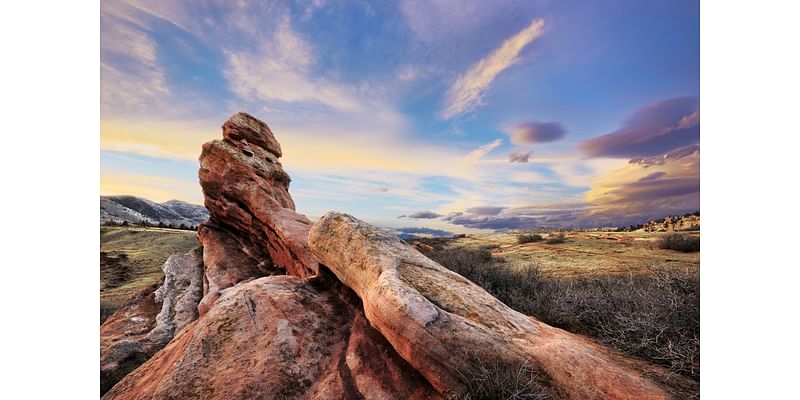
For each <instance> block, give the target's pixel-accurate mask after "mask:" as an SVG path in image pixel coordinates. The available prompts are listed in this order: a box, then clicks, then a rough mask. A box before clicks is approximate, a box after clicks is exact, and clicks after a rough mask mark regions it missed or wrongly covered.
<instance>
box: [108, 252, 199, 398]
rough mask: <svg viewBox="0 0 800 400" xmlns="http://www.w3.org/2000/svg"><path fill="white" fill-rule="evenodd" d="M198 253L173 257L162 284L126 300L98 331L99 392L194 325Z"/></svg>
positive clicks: (166, 267) (197, 300)
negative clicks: (187, 326) (187, 327)
mask: <svg viewBox="0 0 800 400" xmlns="http://www.w3.org/2000/svg"><path fill="white" fill-rule="evenodd" d="M202 253H203V252H202V249H201V248H200V247H198V248H195V249H194V250H192V251H190V252H188V253H186V254H184V255H179V256H171V257H170V258H169V259H167V261H166V262H165V263H164V266H162V269H163V270H164V281H163V283H160V284H154V285H151V286H149V287H147V288H144V289H142V291H140V292H139V293H137V294H136V295H135V296H133V297H131V298H129V299H128V300H126V301H125V303H123V305H122V306H121V307H120V308H119V309H117V311H116V312H114V314H112V315H111V316H110V317H108V319H107V320H106V321H105V323H103V325H101V326H100V392H101V394H102V393H104V392H106V391H107V390H109V389H110V388H111V387H112V386H113V385H114V384H115V383H117V381H119V380H120V379H122V378H123V377H124V376H125V375H126V374H128V373H129V372H131V371H133V370H134V369H135V368H136V367H138V366H139V365H141V364H142V363H144V362H145V361H147V359H149V358H150V357H151V356H152V355H153V354H155V353H156V352H157V351H158V350H159V349H161V348H162V347H164V346H165V345H166V344H167V343H168V342H169V341H170V340H172V338H173V336H174V335H175V334H176V333H178V332H180V331H181V330H182V329H183V328H184V327H186V325H188V324H189V323H190V322H192V321H194V320H195V319H197V305H198V303H199V302H200V298H201V297H202V296H203V286H202V285H203V281H202V279H203V254H202Z"/></svg>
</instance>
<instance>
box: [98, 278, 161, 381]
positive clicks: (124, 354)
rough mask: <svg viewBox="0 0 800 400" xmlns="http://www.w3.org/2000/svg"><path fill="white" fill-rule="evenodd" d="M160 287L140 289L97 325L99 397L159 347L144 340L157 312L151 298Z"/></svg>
mask: <svg viewBox="0 0 800 400" xmlns="http://www.w3.org/2000/svg"><path fill="white" fill-rule="evenodd" d="M160 285H161V283H160V282H158V283H155V284H153V285H151V286H149V287H146V288H144V289H142V291H140V292H139V293H137V294H135V295H134V296H133V297H131V298H129V299H128V300H126V301H125V302H124V303H123V304H122V305H121V306H120V307H119V308H118V309H117V311H116V312H114V313H113V314H111V316H109V317H108V319H106V321H105V322H104V323H103V325H101V326H100V394H103V393H105V392H107V391H108V390H109V389H111V387H112V386H114V384H115V383H117V382H118V381H119V380H120V379H122V378H123V377H124V376H125V375H127V374H128V373H129V372H131V371H133V370H134V369H135V368H136V367H138V366H139V365H141V364H142V363H143V362H145V361H147V359H148V358H150V356H151V355H153V353H155V352H156V351H158V350H159V349H160V348H161V347H160V346H158V343H154V342H152V341H150V340H147V335H148V334H149V333H150V331H151V330H153V328H154V327H155V326H156V315H157V314H158V312H159V311H160V310H161V304H159V303H158V302H157V301H156V295H155V291H156V289H157V288H158V287H159V286H160Z"/></svg>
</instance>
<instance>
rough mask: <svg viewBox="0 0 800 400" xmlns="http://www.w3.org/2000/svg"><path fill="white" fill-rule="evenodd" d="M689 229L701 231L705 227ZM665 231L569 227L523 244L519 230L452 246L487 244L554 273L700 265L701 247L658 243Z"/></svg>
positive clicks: (512, 261)
mask: <svg viewBox="0 0 800 400" xmlns="http://www.w3.org/2000/svg"><path fill="white" fill-rule="evenodd" d="M685 234H686V235H691V236H699V235H700V232H689V233H685ZM664 235H666V233H663V232H566V234H565V241H564V243H556V244H548V243H546V239H547V238H548V235H547V234H546V233H545V234H543V236H544V239H545V240H542V241H538V242H530V243H524V244H518V242H517V236H518V234H516V233H496V234H488V235H470V236H467V237H464V238H458V239H453V240H451V241H448V242H447V244H446V247H447V248H462V247H463V248H466V249H486V250H489V251H490V252H491V253H492V255H493V256H499V257H502V258H503V259H505V260H506V262H507V263H508V264H511V265H516V264H526V265H527V264H531V263H535V264H537V265H538V266H539V270H540V271H541V272H542V273H543V274H545V275H547V276H551V277H579V276H596V275H615V274H628V273H637V272H644V271H647V270H649V269H650V268H651V267H657V268H659V269H667V270H686V269H689V270H699V268H700V253H699V252H695V253H682V252H678V251H673V250H663V249H660V248H658V245H657V241H658V239H659V238H660V237H662V236H664Z"/></svg>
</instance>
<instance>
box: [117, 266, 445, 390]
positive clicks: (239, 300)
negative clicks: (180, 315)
mask: <svg viewBox="0 0 800 400" xmlns="http://www.w3.org/2000/svg"><path fill="white" fill-rule="evenodd" d="M170 398H175V399H179V398H180V399H183V398H196V399H429V398H438V395H437V394H436V392H435V391H434V390H433V388H432V387H431V386H430V385H429V384H428V383H427V381H425V379H424V378H423V377H422V376H421V375H419V374H418V373H417V372H416V371H414V370H413V369H412V368H410V366H409V365H408V364H407V363H406V362H405V361H404V360H403V359H402V358H400V357H399V356H397V354H396V353H394V351H393V350H392V348H391V347H390V346H389V344H388V343H387V342H386V340H385V339H383V337H382V336H381V335H380V334H378V333H377V332H375V331H374V330H373V329H372V328H370V326H369V324H368V323H367V322H366V318H364V315H363V312H362V311H361V306H360V302H359V300H358V298H357V297H355V296H354V295H352V294H351V293H349V290H348V289H347V288H345V287H343V286H342V285H341V284H340V283H339V282H338V281H336V280H335V279H334V278H331V279H324V278H322V277H320V278H313V279H310V280H302V279H300V278H298V277H294V276H271V277H265V278H259V279H256V280H254V281H250V282H246V283H241V284H239V285H236V286H234V287H232V288H229V289H226V290H223V293H222V296H221V297H220V298H219V299H218V300H217V301H216V303H215V305H214V307H212V308H211V309H210V310H209V311H208V313H207V314H206V315H205V316H203V318H201V319H200V320H198V321H196V322H193V323H192V324H190V325H189V326H188V327H187V328H186V329H185V330H184V331H183V332H181V333H180V334H178V336H177V337H175V339H174V340H173V341H172V342H171V343H170V344H169V345H168V346H167V347H165V348H164V349H163V350H162V351H160V352H159V353H158V354H156V355H155V356H154V357H153V358H151V359H150V360H149V361H147V362H146V363H145V364H143V365H142V366H141V367H140V368H138V369H137V370H136V371H134V372H133V373H131V374H130V375H128V376H127V377H126V378H125V379H124V380H123V381H122V382H120V383H119V384H118V385H116V386H114V388H113V389H112V390H111V391H110V392H108V394H107V395H106V396H105V397H104V399H170Z"/></svg>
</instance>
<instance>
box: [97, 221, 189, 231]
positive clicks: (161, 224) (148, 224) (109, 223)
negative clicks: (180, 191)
mask: <svg viewBox="0 0 800 400" xmlns="http://www.w3.org/2000/svg"><path fill="white" fill-rule="evenodd" d="M101 225H103V226H138V227H142V228H166V229H179V230H182V231H196V230H197V225H186V224H180V225H176V224H165V223H164V221H160V222H159V223H157V224H154V223H151V222H148V221H145V220H140V221H139V222H128V221H122V222H117V221H113V220H112V221H106V222H104V223H102V224H101Z"/></svg>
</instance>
